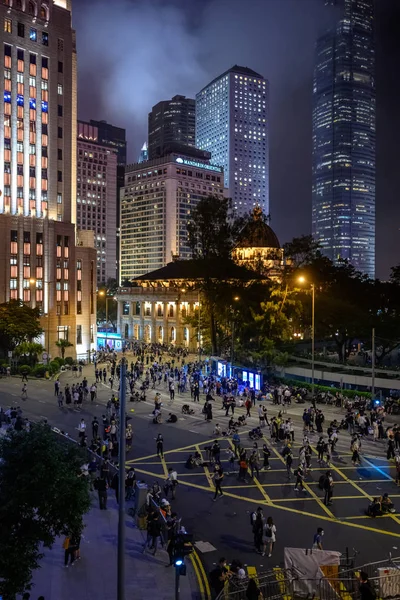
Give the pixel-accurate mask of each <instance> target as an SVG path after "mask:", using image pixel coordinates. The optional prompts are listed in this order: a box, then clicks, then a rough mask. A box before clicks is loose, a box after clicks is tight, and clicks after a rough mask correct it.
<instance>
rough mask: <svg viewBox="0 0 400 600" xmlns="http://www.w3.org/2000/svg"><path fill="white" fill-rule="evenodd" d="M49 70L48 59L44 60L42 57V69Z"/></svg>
mask: <svg viewBox="0 0 400 600" xmlns="http://www.w3.org/2000/svg"><path fill="white" fill-rule="evenodd" d="M48 68H49V59H48V58H46V57H45V56H42V69H48Z"/></svg>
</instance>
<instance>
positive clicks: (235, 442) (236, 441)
mask: <svg viewBox="0 0 400 600" xmlns="http://www.w3.org/2000/svg"><path fill="white" fill-rule="evenodd" d="M232 444H233V448H234V451H235V456H236V458H237V457H238V456H239V446H240V435H239V434H238V432H237V431H236V432H235V433H234V434H233V436H232Z"/></svg>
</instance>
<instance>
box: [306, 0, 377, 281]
mask: <svg viewBox="0 0 400 600" xmlns="http://www.w3.org/2000/svg"><path fill="white" fill-rule="evenodd" d="M335 4H337V5H338V6H339V8H340V19H339V21H338V22H337V24H336V26H335V27H334V28H333V29H332V30H330V31H327V32H326V33H324V35H322V36H321V37H320V38H319V39H318V41H317V45H316V62H315V71H314V85H313V188H312V199H313V202H312V232H313V236H314V237H315V239H316V240H318V241H319V242H320V244H321V247H322V251H323V253H324V254H325V255H326V256H328V257H329V258H330V259H332V260H333V261H337V260H338V259H347V260H349V261H350V262H351V263H352V264H353V265H354V266H355V267H356V268H357V269H358V270H360V271H362V272H364V273H366V274H367V275H369V276H370V277H372V278H373V277H374V275H375V74H374V73H375V51H374V11H373V0H340V1H338V2H336V3H335ZM335 10H337V7H336V9H335Z"/></svg>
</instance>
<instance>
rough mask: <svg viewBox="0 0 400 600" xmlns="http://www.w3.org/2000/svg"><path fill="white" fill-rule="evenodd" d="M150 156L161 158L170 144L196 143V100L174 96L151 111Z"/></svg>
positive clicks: (149, 131)
mask: <svg viewBox="0 0 400 600" xmlns="http://www.w3.org/2000/svg"><path fill="white" fill-rule="evenodd" d="M148 126H149V130H148V136H149V140H148V158H149V160H153V159H154V158H160V156H163V155H164V154H165V151H166V148H167V147H169V146H170V144H183V145H185V146H194V145H195V126H196V119H195V100H194V99H193V98H186V96H179V95H178V96H174V97H173V98H171V100H162V101H161V102H158V103H157V104H156V105H155V106H153V108H152V109H151V112H150V113H149V121H148Z"/></svg>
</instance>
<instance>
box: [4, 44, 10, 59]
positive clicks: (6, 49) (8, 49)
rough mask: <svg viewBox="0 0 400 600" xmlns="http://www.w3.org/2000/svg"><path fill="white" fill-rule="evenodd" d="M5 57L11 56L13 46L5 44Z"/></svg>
mask: <svg viewBox="0 0 400 600" xmlns="http://www.w3.org/2000/svg"><path fill="white" fill-rule="evenodd" d="M4 56H11V46H9V45H8V44H4Z"/></svg>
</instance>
